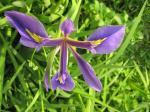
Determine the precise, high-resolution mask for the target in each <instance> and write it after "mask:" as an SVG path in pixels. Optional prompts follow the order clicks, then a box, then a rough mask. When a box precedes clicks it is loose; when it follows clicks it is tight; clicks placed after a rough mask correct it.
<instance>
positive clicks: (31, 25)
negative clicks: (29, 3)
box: [5, 11, 48, 39]
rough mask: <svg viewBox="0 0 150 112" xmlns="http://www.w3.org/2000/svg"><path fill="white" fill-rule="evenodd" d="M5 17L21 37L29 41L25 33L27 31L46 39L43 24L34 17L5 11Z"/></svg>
mask: <svg viewBox="0 0 150 112" xmlns="http://www.w3.org/2000/svg"><path fill="white" fill-rule="evenodd" d="M5 16H6V18H7V20H8V21H9V22H10V23H11V24H12V26H13V27H15V28H16V29H17V31H18V32H19V33H20V35H21V36H23V37H25V38H28V39H31V38H30V37H29V35H28V34H27V32H26V31H25V30H26V29H28V30H29V31H30V32H32V33H34V34H37V35H39V36H41V37H46V38H48V34H47V33H46V31H45V28H44V26H43V24H42V23H41V22H40V21H39V20H38V19H36V18H35V17H32V16H28V15H26V14H24V13H20V12H17V11H6V12H5Z"/></svg>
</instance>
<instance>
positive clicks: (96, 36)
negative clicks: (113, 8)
mask: <svg viewBox="0 0 150 112" xmlns="http://www.w3.org/2000/svg"><path fill="white" fill-rule="evenodd" d="M124 34H125V27H124V26H117V25H116V26H105V27H102V28H98V29H97V30H96V31H95V32H94V33H93V34H91V35H90V36H89V38H88V39H87V40H88V41H91V43H93V44H95V47H93V49H94V50H93V51H94V52H93V53H97V54H109V53H111V52H113V51H115V50H116V49H117V48H118V47H119V46H120V44H121V42H122V41H123V37H124Z"/></svg>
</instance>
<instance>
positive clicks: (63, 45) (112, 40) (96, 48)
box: [5, 11, 125, 91]
mask: <svg viewBox="0 0 150 112" xmlns="http://www.w3.org/2000/svg"><path fill="white" fill-rule="evenodd" d="M5 16H6V17H7V19H8V21H9V22H10V23H11V24H12V26H14V27H15V28H16V29H17V30H18V32H19V33H20V35H21V39H20V42H21V43H22V44H23V45H25V46H27V47H30V48H37V49H39V48H40V47H41V46H59V47H60V69H59V70H58V71H57V73H56V74H55V76H54V77H53V78H52V79H51V88H52V89H53V90H55V89H57V88H61V89H63V90H66V91H71V90H72V89H73V88H74V82H73V80H72V78H71V76H70V74H69V73H68V70H67V63H68V48H69V50H70V51H71V52H72V53H73V56H74V57H75V60H76V61H77V63H78V66H79V68H80V70H81V72H82V75H83V78H84V80H85V81H86V83H87V84H88V85H89V86H90V87H92V88H93V89H95V90H96V91H101V90H102V84H101V82H100V80H99V79H97V77H96V74H95V72H94V70H93V68H92V67H91V65H90V64H89V63H88V62H86V61H85V60H84V59H83V58H82V57H81V56H80V55H79V54H78V53H77V52H76V50H75V49H74V47H78V48H83V49H87V50H89V51H91V52H92V53H94V54H109V53H112V52H113V51H115V50H116V49H117V48H118V47H119V46H120V44H121V42H122V40H123V37H124V34H125V27H124V26H118V25H112V26H104V27H101V28H98V29H97V30H96V31H95V32H94V33H93V34H91V35H90V36H89V37H88V39H87V40H86V41H75V40H72V39H70V38H69V37H68V36H69V34H70V33H71V32H72V31H74V24H73V22H72V21H71V20H70V19H66V20H65V21H64V22H63V23H62V24H61V25H60V29H61V31H62V33H63V35H64V36H63V38H61V39H56V40H52V39H50V38H48V35H47V33H46V31H45V29H44V26H43V25H42V24H41V23H40V22H39V21H38V20H37V19H36V18H35V17H31V16H27V15H25V14H23V13H19V12H16V11H7V12H6V13H5ZM44 83H45V88H46V90H47V91H48V89H49V88H50V84H49V79H48V73H47V72H46V73H45V79H44Z"/></svg>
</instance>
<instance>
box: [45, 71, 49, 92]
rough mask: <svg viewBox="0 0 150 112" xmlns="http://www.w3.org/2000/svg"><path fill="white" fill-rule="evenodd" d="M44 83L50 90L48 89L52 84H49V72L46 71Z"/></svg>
mask: <svg viewBox="0 0 150 112" xmlns="http://www.w3.org/2000/svg"><path fill="white" fill-rule="evenodd" d="M44 85H45V89H46V91H47V92H48V89H49V88H50V84H49V78H48V73H47V72H46V73H45V76H44Z"/></svg>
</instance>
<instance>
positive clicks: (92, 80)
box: [70, 47, 102, 91]
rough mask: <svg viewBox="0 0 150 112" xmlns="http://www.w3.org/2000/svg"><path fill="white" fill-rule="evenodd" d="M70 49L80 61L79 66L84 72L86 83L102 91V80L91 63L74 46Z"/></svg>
mask: <svg viewBox="0 0 150 112" xmlns="http://www.w3.org/2000/svg"><path fill="white" fill-rule="evenodd" d="M70 49H71V51H72V53H73V55H74V57H75V59H76V61H77V63H78V66H79V68H80V70H81V72H82V74H83V78H84V80H85V81H86V83H87V84H88V85H89V86H91V87H92V88H93V89H95V90H96V91H101V90H102V84H101V82H100V80H98V79H97V78H96V75H95V73H94V70H93V68H92V67H91V65H90V64H89V63H87V62H86V61H85V60H84V59H83V58H82V57H81V56H80V55H79V54H78V53H77V52H75V50H74V49H73V48H71V47H70Z"/></svg>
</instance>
